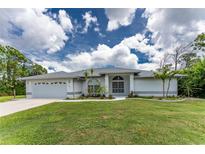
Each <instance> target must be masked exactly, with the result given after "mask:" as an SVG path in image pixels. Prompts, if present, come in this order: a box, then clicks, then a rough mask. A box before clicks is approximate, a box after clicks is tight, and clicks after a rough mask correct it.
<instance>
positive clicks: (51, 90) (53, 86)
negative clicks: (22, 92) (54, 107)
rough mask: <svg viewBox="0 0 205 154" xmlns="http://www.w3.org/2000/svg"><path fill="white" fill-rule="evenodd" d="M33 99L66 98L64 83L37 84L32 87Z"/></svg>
mask: <svg viewBox="0 0 205 154" xmlns="http://www.w3.org/2000/svg"><path fill="white" fill-rule="evenodd" d="M32 97H33V98H66V84H65V83H64V82H50V83H48V82H47V83H46V82H45V83H44V82H37V83H34V84H33V85H32Z"/></svg>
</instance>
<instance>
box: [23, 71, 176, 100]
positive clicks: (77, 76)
mask: <svg viewBox="0 0 205 154" xmlns="http://www.w3.org/2000/svg"><path fill="white" fill-rule="evenodd" d="M85 71H86V70H82V71H77V72H71V73H67V72H55V73H48V74H44V75H37V76H30V77H24V78H21V80H25V81H26V95H27V98H74V97H79V96H81V95H88V94H90V90H92V94H93V93H96V91H97V88H98V87H99V86H101V87H104V89H105V94H106V95H107V96H108V95H112V96H128V94H129V93H131V92H133V93H134V94H136V95H139V96H162V95H163V91H162V81H161V80H160V79H156V78H154V73H153V72H152V71H145V70H137V69H126V68H96V69H93V73H92V74H90V75H89V76H88V77H85V75H84V74H85ZM178 77H179V76H177V75H176V76H175V77H174V78H172V79H171V82H170V88H169V93H168V95H169V96H177V91H178V90H177V87H178V85H177V78H178ZM167 86H168V80H166V82H165V89H167Z"/></svg>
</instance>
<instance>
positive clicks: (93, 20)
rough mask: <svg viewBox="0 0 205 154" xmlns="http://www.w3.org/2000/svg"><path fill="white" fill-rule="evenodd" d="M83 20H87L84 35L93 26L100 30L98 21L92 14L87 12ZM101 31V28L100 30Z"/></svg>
mask: <svg viewBox="0 0 205 154" xmlns="http://www.w3.org/2000/svg"><path fill="white" fill-rule="evenodd" d="M83 20H85V27H84V28H83V33H87V31H88V28H90V27H91V26H92V24H93V25H95V26H97V28H98V20H97V17H96V16H92V12H91V11H89V12H85V14H84V15H83ZM98 30H99V28H98Z"/></svg>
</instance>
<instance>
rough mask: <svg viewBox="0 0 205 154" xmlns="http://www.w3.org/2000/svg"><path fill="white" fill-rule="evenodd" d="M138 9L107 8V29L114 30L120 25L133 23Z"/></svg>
mask: <svg viewBox="0 0 205 154" xmlns="http://www.w3.org/2000/svg"><path fill="white" fill-rule="evenodd" d="M135 11H136V9H133V8H131V9H124V8H121V9H116V8H114V9H111V8H107V9H105V14H106V16H107V18H108V20H109V21H108V25H107V30H108V31H113V30H116V29H118V28H119V27H120V26H128V25H130V24H131V23H132V21H133V19H134V17H135Z"/></svg>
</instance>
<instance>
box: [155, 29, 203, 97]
mask: <svg viewBox="0 0 205 154" xmlns="http://www.w3.org/2000/svg"><path fill="white" fill-rule="evenodd" d="M204 47H205V34H204V33H202V34H200V35H198V36H197V37H196V39H195V40H194V41H192V42H190V43H189V44H186V45H179V46H177V47H176V48H175V50H174V51H173V52H171V53H165V54H164V57H163V58H162V59H161V62H160V67H159V68H158V69H157V71H156V72H155V73H154V75H155V78H158V79H161V80H162V89H163V97H165V96H166V97H167V96H168V92H169V87H170V81H171V79H172V78H173V77H174V76H176V75H177V74H180V75H182V76H181V77H179V79H178V92H179V95H181V96H188V97H190V96H192V97H205V57H204V54H205V53H204ZM167 80H168V83H167V84H168V86H167V89H165V82H166V81H167Z"/></svg>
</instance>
